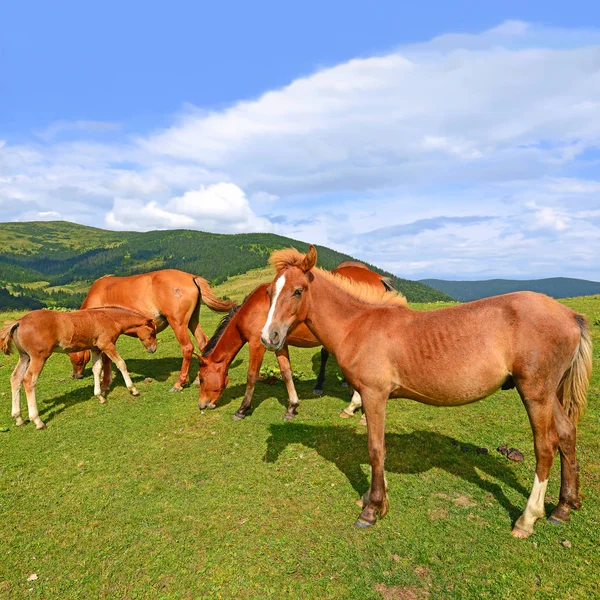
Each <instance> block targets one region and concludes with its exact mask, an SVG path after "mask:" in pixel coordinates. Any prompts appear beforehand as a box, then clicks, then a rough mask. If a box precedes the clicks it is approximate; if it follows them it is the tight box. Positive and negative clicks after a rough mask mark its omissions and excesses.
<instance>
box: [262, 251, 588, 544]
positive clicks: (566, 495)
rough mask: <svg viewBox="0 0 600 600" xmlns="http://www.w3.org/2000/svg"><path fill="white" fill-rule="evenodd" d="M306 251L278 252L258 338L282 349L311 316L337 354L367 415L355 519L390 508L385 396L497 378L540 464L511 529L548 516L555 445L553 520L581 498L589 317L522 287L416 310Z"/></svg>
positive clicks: (454, 398)
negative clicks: (368, 471)
mask: <svg viewBox="0 0 600 600" xmlns="http://www.w3.org/2000/svg"><path fill="white" fill-rule="evenodd" d="M316 262H317V252H316V249H315V248H314V246H311V247H310V250H309V251H308V253H307V254H306V255H303V254H301V253H300V252H298V251H296V250H294V249H289V250H281V251H277V252H274V253H273V254H272V256H271V263H272V264H273V265H274V266H275V268H276V270H277V275H276V277H275V279H274V280H273V281H272V283H271V285H270V286H269V290H268V293H269V296H270V300H271V303H270V310H269V313H268V316H267V319H266V322H265V324H264V327H263V329H262V333H261V339H262V342H263V344H264V345H265V346H266V347H267V348H268V349H270V350H274V351H278V350H280V349H281V348H282V347H283V346H284V344H285V343H286V340H287V338H288V335H289V334H290V332H291V331H293V330H294V329H295V328H296V327H298V325H300V324H301V323H305V324H306V325H307V327H308V328H309V329H310V331H311V332H312V333H313V334H314V335H315V337H316V338H318V339H319V340H320V341H321V342H322V343H323V345H324V346H325V348H327V349H328V350H329V351H331V352H333V353H334V354H335V356H336V359H337V362H338V365H339V366H340V368H341V370H342V372H343V373H344V376H345V377H346V379H347V380H348V382H349V384H350V385H352V386H353V387H354V389H356V390H357V391H358V392H359V393H360V396H361V398H362V402H363V406H364V410H365V413H366V416H367V423H368V446H369V461H370V463H371V467H372V480H371V489H370V491H369V493H368V494H366V495H365V498H364V500H363V506H364V507H363V510H362V512H361V514H360V516H359V518H358V520H357V522H356V525H357V526H359V527H368V526H370V525H373V524H375V522H376V520H377V514H379V515H380V517H381V518H383V517H385V515H386V514H387V512H388V508H389V502H388V493H387V484H386V482H385V475H384V456H385V445H384V429H385V411H386V404H387V401H388V398H390V397H392V398H394V397H396V398H408V399H412V400H416V401H418V402H423V403H425V404H430V405H433V406H460V405H463V404H468V403H470V402H475V401H476V400H481V399H483V398H485V397H487V396H490V395H491V394H493V393H494V392H495V391H496V390H498V389H500V388H501V387H503V386H504V387H505V388H507V387H516V388H517V390H518V392H519V394H520V396H521V398H522V400H523V404H524V405H525V408H526V410H527V414H528V416H529V420H530V423H531V427H532V430H533V438H534V447H535V455H536V470H535V478H534V483H533V488H532V491H531V495H530V497H529V499H528V501H527V504H526V506H525V510H524V512H523V514H522V515H521V516H520V517H519V518H518V519H517V521H516V523H515V525H514V527H513V530H512V534H513V535H514V536H515V537H527V536H529V535H530V534H531V533H533V528H534V524H535V521H536V520H537V519H540V518H542V517H543V516H544V497H545V492H546V487H547V485H548V476H549V473H550V467H551V466H552V462H553V459H554V455H555V454H556V451H557V449H558V450H559V451H560V459H561V487H560V497H559V502H558V506H556V508H555V509H554V510H553V511H552V515H551V517H550V518H551V520H552V521H553V522H564V521H568V520H569V513H570V510H571V508H575V509H577V508H579V507H580V506H581V502H582V499H581V495H580V492H579V480H578V473H577V462H576V458H575V444H576V436H577V422H578V419H579V416H580V414H581V412H582V411H583V410H584V408H585V405H586V396H587V389H588V385H589V379H590V376H591V366H592V344H591V340H590V335H589V331H588V326H587V323H586V321H585V318H584V317H583V316H582V315H580V314H577V313H575V312H574V311H572V310H571V309H569V308H567V307H565V306H563V305H562V304H560V303H559V302H557V301H556V300H553V299H551V298H549V297H547V296H544V295H542V294H536V293H533V292H516V293H512V294H505V295H502V296H495V297H492V298H486V299H483V300H477V301H475V302H468V303H465V304H458V305H456V306H452V307H449V308H440V309H437V310H432V311H426V312H421V311H416V310H412V309H410V308H409V307H408V306H406V305H405V304H404V303H401V302H398V300H397V299H396V298H395V297H393V296H391V295H388V296H386V295H385V294H383V295H382V294H381V293H379V294H375V293H373V290H372V289H370V288H368V287H365V286H359V285H355V284H353V283H352V282H349V281H348V280H347V279H344V278H340V277H337V276H335V275H333V274H331V273H329V272H327V271H323V270H321V269H318V268H316V267H315V265H316Z"/></svg>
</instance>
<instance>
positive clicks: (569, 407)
mask: <svg viewBox="0 0 600 600" xmlns="http://www.w3.org/2000/svg"><path fill="white" fill-rule="evenodd" d="M575 319H576V320H577V324H578V325H579V329H580V331H581V339H580V340H579V344H578V346H577V349H576V350H575V354H574V355H573V360H572V361H571V365H570V366H569V368H568V369H567V371H566V373H565V374H564V375H563V378H562V380H561V382H560V384H559V386H558V399H559V400H560V403H561V404H562V405H563V408H564V409H565V412H566V413H567V415H569V417H570V418H571V420H572V421H573V423H575V425H577V423H578V422H579V417H580V416H581V415H582V414H583V413H584V412H585V407H586V404H587V391H588V387H589V384H590V377H591V376H592V340H591V338H590V332H589V329H588V324H587V321H586V320H585V317H583V316H582V315H575Z"/></svg>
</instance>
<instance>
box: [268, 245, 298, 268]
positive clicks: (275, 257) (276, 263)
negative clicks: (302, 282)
mask: <svg viewBox="0 0 600 600" xmlns="http://www.w3.org/2000/svg"><path fill="white" fill-rule="evenodd" d="M303 260H304V254H302V253H301V252H298V250H296V248H284V249H283V250H275V252H273V253H272V254H271V257H270V258H269V264H270V265H271V266H272V267H274V268H275V270H276V271H278V272H279V271H281V269H285V268H286V267H299V266H300V265H301V264H302V261H303Z"/></svg>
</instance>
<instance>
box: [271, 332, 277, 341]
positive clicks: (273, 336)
mask: <svg viewBox="0 0 600 600" xmlns="http://www.w3.org/2000/svg"><path fill="white" fill-rule="evenodd" d="M271 341H272V342H273V343H274V344H278V343H279V332H278V331H274V332H273V333H272V334H271Z"/></svg>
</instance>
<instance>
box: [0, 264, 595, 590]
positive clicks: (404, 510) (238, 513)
mask: <svg viewBox="0 0 600 600" xmlns="http://www.w3.org/2000/svg"><path fill="white" fill-rule="evenodd" d="M264 276H266V272H265V273H260V272H252V273H250V274H248V275H247V276H246V278H244V277H240V278H236V279H233V280H230V281H229V282H227V284H226V285H225V286H223V287H222V288H218V289H217V292H219V293H229V294H230V295H232V296H236V297H238V298H241V297H243V295H244V294H245V293H246V292H247V291H249V287H250V286H254V285H255V284H256V283H258V282H259V281H260V280H261V278H262V277H264ZM565 303H566V304H567V305H569V306H571V307H573V308H575V309H576V310H579V311H581V312H583V313H584V314H586V315H587V316H588V317H589V318H590V321H591V323H592V324H594V323H599V322H600V321H599V320H598V319H600V297H598V296H595V297H588V298H577V299H572V300H566V301H565ZM435 306H436V307H437V306H439V304H438V305H435ZM433 307H434V306H433V305H418V308H421V309H423V310H429V309H431V308H433ZM9 316H14V313H13V314H11V315H9V314H3V315H0V318H2V320H4V319H6V318H8V317H9ZM201 320H202V323H203V324H204V326H205V328H206V329H207V330H208V332H209V333H210V332H212V331H213V330H214V329H215V327H216V326H217V323H218V320H219V316H218V315H215V314H214V313H211V312H210V311H208V310H205V309H203V310H202V313H201ZM592 332H593V338H594V342H595V344H596V349H595V351H594V355H595V358H596V365H595V366H596V368H595V371H594V375H593V380H592V385H591V389H590V392H589V409H588V412H587V414H586V415H585V416H584V417H583V419H582V422H581V425H580V430H579V431H580V433H579V448H578V458H579V462H580V464H581V482H582V487H583V490H584V493H585V495H586V500H585V502H584V505H583V507H582V509H581V510H580V511H577V512H574V513H573V516H572V519H571V522H570V523H569V524H567V525H564V526H560V527H557V526H554V525H551V524H549V523H548V522H546V521H542V522H540V523H538V525H537V528H536V532H535V534H534V535H533V536H532V537H531V538H529V539H527V540H516V539H514V538H512V537H511V536H510V529H511V525H512V523H513V522H514V520H515V519H516V518H517V516H518V515H519V514H520V512H521V511H522V510H523V507H524V505H525V502H526V500H527V497H528V495H529V491H530V489H531V483H532V480H533V469H534V465H535V461H534V456H533V445H532V436H531V432H530V429H529V424H528V421H527V417H526V414H525V411H524V409H523V407H522V405H521V402H520V400H519V398H518V395H517V394H516V392H515V391H514V390H512V391H505V392H499V393H497V394H496V395H495V396H494V397H493V398H490V399H488V400H485V401H483V402H479V403H475V404H473V405H470V406H465V407H461V408H453V409H450V408H448V409H436V408H432V407H428V406H424V405H420V404H417V403H414V402H409V401H402V400H392V401H390V403H389V405H388V417H387V437H386V443H387V459H386V472H387V479H388V483H389V488H390V497H391V509H390V513H389V515H388V516H387V518H386V519H385V520H383V521H380V522H378V523H377V525H376V526H375V527H373V528H371V529H369V530H358V529H355V528H354V527H353V522H354V520H355V519H356V517H357V516H358V513H359V509H358V507H357V506H356V505H355V501H356V500H357V499H358V498H359V497H360V495H361V494H362V493H363V492H364V491H365V489H366V488H367V486H368V482H369V468H368V460H367V445H366V432H365V429H364V428H361V427H360V426H359V425H358V424H357V423H358V417H355V418H354V419H349V420H341V419H339V417H338V413H339V412H340V410H341V409H342V408H343V407H344V406H345V403H346V402H347V391H346V390H344V389H342V388H341V387H340V386H339V383H338V380H337V377H336V373H337V370H336V366H335V361H333V360H331V361H330V363H329V367H328V372H327V379H326V384H325V385H326V388H325V393H326V395H325V396H324V397H322V398H314V397H313V396H312V393H311V392H312V387H313V384H314V379H315V376H316V375H315V372H316V369H317V367H318V350H316V349H313V350H299V349H292V351H291V358H292V362H293V366H294V367H295V369H296V370H297V371H299V372H303V373H306V375H304V376H302V378H301V380H300V381H299V382H298V383H297V388H298V392H299V396H300V398H301V405H300V411H299V414H298V416H297V418H296V420H295V421H294V422H292V423H284V422H283V421H282V416H283V413H284V410H285V408H284V406H285V404H286V400H285V389H284V386H283V384H282V383H280V382H279V383H276V384H274V385H266V384H264V383H259V384H258V385H257V388H256V392H255V396H254V410H253V412H252V414H251V415H250V416H248V417H247V418H246V419H245V420H244V421H241V422H233V421H232V419H231V417H232V415H233V413H234V412H235V410H236V409H237V407H238V405H239V403H240V402H241V399H242V396H243V392H244V387H245V375H246V367H247V356H248V355H247V349H246V348H245V349H243V350H242V352H241V353H240V355H239V357H238V359H236V360H235V361H234V363H233V366H232V369H231V371H230V378H231V381H230V386H229V388H228V390H227V391H226V392H225V394H224V398H223V399H222V400H221V402H220V404H219V405H218V408H217V409H216V410H214V411H210V412H208V411H207V412H206V413H205V414H200V412H199V411H198V409H197V406H196V401H197V392H196V390H195V389H191V388H188V389H186V390H184V392H183V393H181V394H169V393H168V389H169V388H170V387H171V385H172V384H173V383H174V381H175V379H176V376H177V373H178V370H179V367H180V364H181V357H180V351H179V345H178V344H177V342H176V340H175V338H174V336H173V335H172V332H171V331H170V330H168V331H166V332H164V333H163V334H161V336H159V339H160V342H159V347H158V351H157V353H156V354H155V355H153V356H149V355H146V354H145V353H144V350H143V348H142V346H141V344H139V342H137V341H136V340H131V339H122V340H121V341H120V342H119V348H120V352H122V355H123V357H124V358H125V360H126V361H127V365H128V367H129V370H130V372H131V373H132V376H133V379H134V382H135V383H136V386H137V387H138V388H139V389H140V391H141V396H140V397H139V398H133V397H131V396H130V395H129V393H128V392H127V390H126V389H125V387H124V386H123V383H122V379H121V377H120V375H118V376H117V378H116V379H115V381H114V382H113V386H112V389H111V392H110V393H109V396H108V404H106V405H104V406H102V405H100V404H98V402H97V401H96V400H95V399H93V398H92V379H91V377H90V375H89V368H88V371H87V374H88V375H87V377H86V378H85V379H83V380H79V381H74V380H71V379H70V378H69V371H70V368H69V363H68V359H67V357H66V356H61V355H56V356H53V357H51V359H50V360H49V361H48V364H47V366H46V369H45V370H44V372H43V373H42V376H41V378H40V381H39V385H38V402H39V406H40V411H41V416H42V418H43V419H44V420H45V421H46V423H47V424H48V429H47V430H45V431H35V430H34V428H33V426H31V425H30V424H27V425H26V426H25V427H21V428H16V427H14V425H13V422H12V420H11V418H10V384H9V375H10V372H11V370H12V368H13V366H14V364H15V357H14V356H10V357H5V356H4V355H2V356H1V357H0V399H1V400H2V403H1V407H2V410H1V411H0V427H8V428H9V429H10V431H9V432H7V433H2V432H0V548H1V555H2V556H1V560H0V597H1V598H22V597H32V598H61V599H70V598H96V597H98V598H172V599H179V598H361V599H369V598H372V599H424V598H431V599H434V598H457V599H469V598H514V599H519V600H520V599H523V598H548V599H550V598H571V599H575V598H581V599H589V598H592V597H597V594H598V591H597V584H598V573H599V572H600V544H599V541H600V540H599V536H600V534H599V532H600V496H599V491H600V406H599V404H598V400H599V397H600V375H599V374H600V371H599V369H598V367H597V358H598V352H599V350H598V349H599V348H600V343H599V342H600V328H599V327H598V325H597V324H595V325H593V327H592ZM267 363H268V365H274V364H275V361H274V358H273V356H272V355H267ZM192 375H193V376H195V372H194V373H192ZM146 377H151V378H152V381H151V382H145V381H144V379H145V378H146ZM505 443H507V444H509V445H510V446H514V447H516V448H519V449H520V450H521V451H522V452H523V454H524V455H525V460H524V461H523V462H522V463H513V462H510V461H508V460H507V459H505V458H504V457H503V456H502V455H500V454H499V453H498V452H496V450H495V448H496V447H497V446H499V445H501V444H505ZM456 444H458V445H456ZM477 447H486V448H488V449H489V450H490V452H489V454H487V455H484V454H478V453H476V451H475V449H476V448H477ZM558 462H559V461H558V460H557V461H555V465H554V467H553V469H552V475H551V479H550V484H549V488H548V495H547V498H546V502H547V510H549V509H550V508H551V506H552V505H553V504H554V503H556V501H557V496H558V490H559V464H558ZM567 542H568V543H567ZM34 574H35V575H36V576H37V578H36V579H34V578H33V575H34ZM30 579H32V580H31V581H30Z"/></svg>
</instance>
